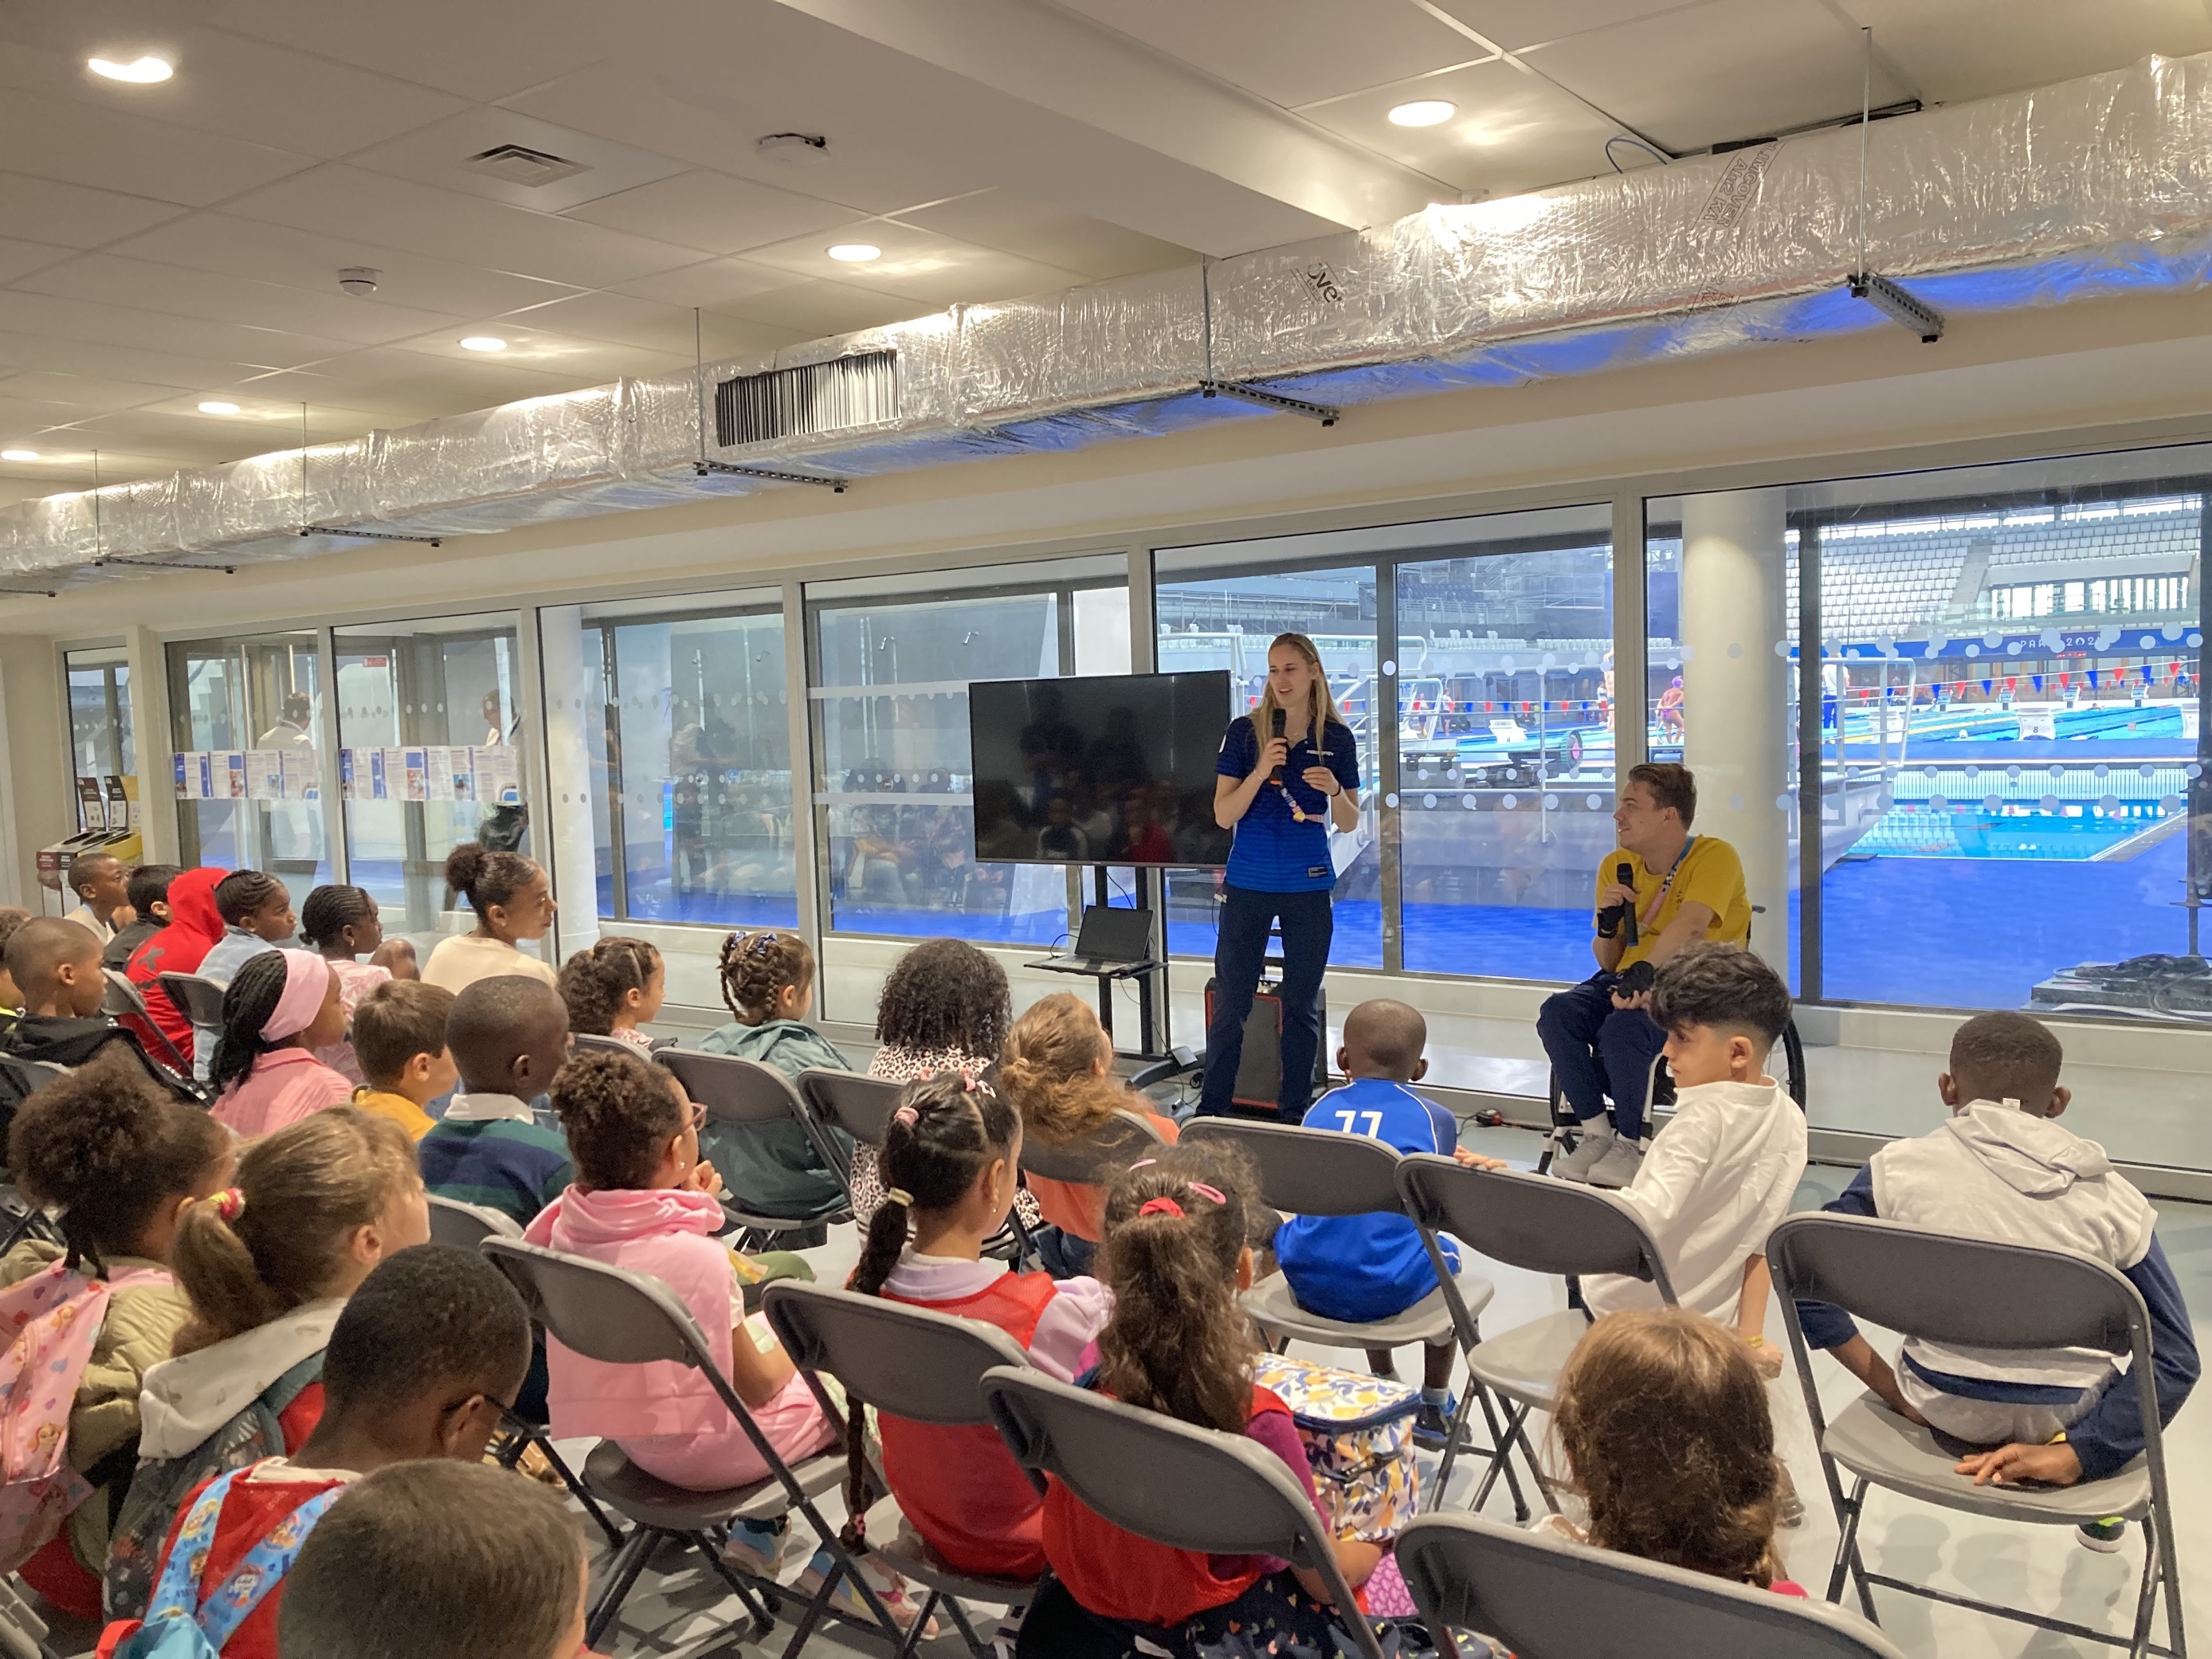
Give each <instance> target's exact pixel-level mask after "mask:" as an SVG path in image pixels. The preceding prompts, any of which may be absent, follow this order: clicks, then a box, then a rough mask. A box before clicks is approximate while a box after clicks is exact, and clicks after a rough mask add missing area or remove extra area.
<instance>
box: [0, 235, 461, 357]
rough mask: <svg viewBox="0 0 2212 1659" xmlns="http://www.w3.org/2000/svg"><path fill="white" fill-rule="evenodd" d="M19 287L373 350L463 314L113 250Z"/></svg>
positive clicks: (1, 252) (0, 248)
mask: <svg viewBox="0 0 2212 1659" xmlns="http://www.w3.org/2000/svg"><path fill="white" fill-rule="evenodd" d="M4 258H5V245H4V244H0V259H4ZM16 286H18V287H19V288H21V289H27V290H29V291H32V292H35V293H40V294H54V295H64V296H66V297H68V298H70V299H76V300H92V301H101V302H104V303H106V304H108V305H117V306H131V307H137V308H138V309H140V310H142V311H149V312H163V313H170V314H172V315H174V316H179V317H196V318H201V319H206V320H209V321H211V322H225V323H239V324H246V325H253V326H257V327H260V328H276V329H284V330H287V331H291V332H294V333H297V334H310V335H317V336H319V337H323V338H325V339H328V340H331V341H341V342H345V343H351V344H358V345H375V344H380V343H383V342H385V341H387V340H398V339H404V338H405V337H407V336H409V335H410V334H420V333H422V332H423V331H425V330H428V329H434V328H447V327H450V326H452V325H454V324H456V323H458V322H459V321H460V320H461V317H462V315H465V313H460V314H453V313H441V312H435V311H417V310H414V309H412V308H410V307H405V306H397V305H388V304H380V303H377V302H376V301H362V300H357V299H355V298H354V297H353V296H351V295H346V294H341V293H339V292H337V286H336V283H335V282H333V283H332V284H331V289H330V291H329V292H315V293H311V292H309V291H308V290H307V289H299V288H291V287H287V286H285V285H283V284H282V283H257V282H253V281H252V280H250V279H247V278H244V277H239V276H228V275H226V274H223V273H220V272H215V271H204V270H188V269H186V268H185V267H184V266H181V265H174V264H155V263H154V262H153V261H151V260H147V259H125V258H119V257H118V256H117V255H114V254H112V253H93V254H82V255H79V256H77V257H76V258H71V259H70V262H69V263H68V264H63V265H56V266H54V267H52V268H51V269H49V270H41V271H40V272H39V273H38V274H37V275H36V276H29V277H26V278H25V279H23V280H22V281H21V282H20V283H17V284H16Z"/></svg>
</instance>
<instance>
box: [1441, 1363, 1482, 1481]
mask: <svg viewBox="0 0 2212 1659" xmlns="http://www.w3.org/2000/svg"><path fill="white" fill-rule="evenodd" d="M1481 1387H1482V1385H1481V1384H1480V1383H1477V1382H1476V1381H1475V1380H1474V1378H1473V1377H1471V1376H1470V1377H1468V1379H1467V1392H1466V1393H1465V1394H1463V1395H1461V1396H1460V1401H1459V1409H1458V1410H1457V1411H1455V1412H1454V1413H1452V1420H1451V1427H1450V1428H1449V1430H1447V1431H1445V1434H1444V1456H1443V1462H1441V1463H1439V1464H1437V1503H1438V1504H1443V1501H1444V1489H1445V1488H1446V1487H1448V1486H1450V1485H1451V1472H1452V1465H1453V1464H1454V1463H1455V1462H1458V1461H1459V1449H1460V1446H1461V1444H1462V1442H1463V1441H1464V1440H1465V1439H1466V1437H1467V1413H1468V1406H1469V1405H1470V1404H1471V1403H1473V1401H1474V1396H1475V1394H1476V1393H1477V1391H1478V1390H1480V1388H1481Z"/></svg>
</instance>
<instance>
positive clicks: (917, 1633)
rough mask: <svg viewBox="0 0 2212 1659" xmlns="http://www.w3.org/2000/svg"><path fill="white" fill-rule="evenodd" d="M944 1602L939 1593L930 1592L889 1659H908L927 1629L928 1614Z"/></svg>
mask: <svg viewBox="0 0 2212 1659" xmlns="http://www.w3.org/2000/svg"><path fill="white" fill-rule="evenodd" d="M944 1600H945V1596H944V1595H943V1593H942V1592H941V1591H938V1590H932V1591H930V1593H929V1595H928V1596H927V1599H925V1600H924V1601H923V1602H922V1604H921V1614H920V1616H919V1617H917V1618H916V1619H915V1621H914V1623H912V1624H911V1625H908V1626H907V1627H906V1634H905V1635H904V1636H902V1637H901V1638H899V1644H898V1647H897V1649H896V1650H895V1651H894V1652H893V1653H892V1655H891V1659H909V1656H910V1655H911V1654H912V1653H913V1652H914V1644H915V1643H916V1642H919V1641H920V1640H921V1633H922V1632H923V1631H925V1630H927V1629H928V1628H929V1616H930V1614H932V1613H935V1612H936V1611H937V1604H938V1603H939V1601H944Z"/></svg>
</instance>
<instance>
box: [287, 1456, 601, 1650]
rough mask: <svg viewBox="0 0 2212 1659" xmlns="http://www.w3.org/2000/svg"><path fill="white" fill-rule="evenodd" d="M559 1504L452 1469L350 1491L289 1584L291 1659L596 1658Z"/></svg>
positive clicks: (535, 1490) (578, 1544) (517, 1485)
mask: <svg viewBox="0 0 2212 1659" xmlns="http://www.w3.org/2000/svg"><path fill="white" fill-rule="evenodd" d="M587 1566H588V1564H587V1563H586V1560H585V1559H584V1550H583V1541H582V1538H581V1537H580V1535H579V1534H578V1533H577V1531H576V1522H575V1520H574V1516H572V1515H571V1514H570V1513H569V1510H568V1505H567V1504H565V1503H564V1502H562V1498H561V1496H560V1494H559V1493H557V1492H549V1491H548V1490H547V1489H546V1488H545V1487H544V1486H539V1485H538V1483H537V1482H536V1481H534V1480H523V1479H521V1478H520V1477H519V1476H516V1475H513V1474H508V1473H507V1471H506V1470H504V1469H498V1468H489V1467H487V1466H485V1465H484V1464H482V1463H461V1462H453V1461H452V1460H450V1459H447V1460H441V1461H439V1462H420V1463H398V1464H392V1465H390V1466H388V1467H386V1468H381V1469H379V1470H378V1471H377V1472H376V1473H375V1474H372V1475H369V1476H368V1477H367V1478H366V1479H364V1480H359V1481H356V1482H355V1483H354V1484H353V1485H352V1486H348V1487H347V1488H346V1489H345V1493H344V1495H343V1497H341V1498H339V1499H338V1501H337V1503H335V1504H331V1507H330V1510H329V1511H328V1513H326V1514H325V1516H323V1518H322V1519H321V1520H320V1521H319V1522H316V1523H315V1529H314V1531H313V1532H312V1533H310V1534H307V1542H306V1543H305V1544H303V1545H301V1547H300V1555H299V1559H297V1560H295V1562H293V1564H292V1571H290V1572H289V1573H288V1574H287V1575H286V1576H285V1579H284V1601H283V1606H282V1607H279V1608H278V1609H277V1612H276V1640H277V1646H278V1649H279V1650H280V1651H281V1652H282V1653H283V1656H284V1659H392V1656H394V1655H396V1654H405V1655H406V1656H407V1659H590V1656H589V1655H587V1654H586V1652H585V1650H584V1607H585V1590H586V1587H587V1581H588V1579H589V1577H590V1574H589V1572H588V1571H587Z"/></svg>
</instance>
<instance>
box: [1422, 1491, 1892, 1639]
mask: <svg viewBox="0 0 2212 1659" xmlns="http://www.w3.org/2000/svg"><path fill="white" fill-rule="evenodd" d="M1398 1570H1399V1571H1400V1572H1401V1573H1403V1574H1404V1575H1405V1578H1406V1588H1407V1589H1409V1590H1411V1591H1412V1592H1413V1605H1414V1606H1416V1607H1419V1608H1420V1610H1421V1616H1422V1617H1423V1618H1424V1619H1425V1620H1427V1621H1428V1625H1429V1629H1430V1632H1431V1634H1436V1633H1438V1632H1443V1631H1445V1630H1446V1629H1448V1628H1449V1627H1453V1626H1456V1627H1457V1628H1459V1629H1461V1630H1469V1631H1480V1632H1481V1633H1482V1634H1483V1635H1484V1636H1486V1637H1488V1638H1492V1640H1493V1641H1494V1642H1496V1643H1498V1644H1499V1645H1500V1649H1501V1650H1510V1651H1511V1652H1513V1653H1515V1654H1516V1655H1518V1656H1519V1659H1590V1656H1593V1655H1600V1654H1616V1653H1622V1652H1626V1651H1627V1650H1629V1649H1630V1648H1633V1649H1634V1650H1635V1652H1636V1653H1637V1655H1638V1659H1719V1656H1723V1655H1742V1656H1745V1659H1780V1656H1784V1655H1786V1656H1789V1659H1899V1654H1898V1651H1897V1650H1896V1649H1895V1648H1893V1647H1892V1646H1891V1645H1890V1644H1889V1643H1888V1642H1887V1640H1885V1639H1884V1638H1883V1637H1882V1635H1881V1632H1878V1631H1875V1630H1872V1629H1869V1628H1868V1627H1867V1626H1863V1625H1862V1624H1860V1623H1859V1621H1858V1620H1855V1619H1853V1618H1852V1617H1851V1616H1850V1614H1849V1613H1843V1612H1840V1611H1839V1610H1838V1609H1837V1608H1834V1607H1829V1606H1828V1605H1827V1604H1826V1603H1825V1602H1820V1601H1800V1600H1798V1599H1797V1598H1796V1597H1795V1596H1788V1595H1776V1594H1775V1593H1774V1592H1773V1591H1772V1590H1765V1589H1754V1588H1753V1587H1752V1586H1750V1585H1748V1584H1731V1583H1727V1582H1725V1581H1724V1580H1722V1579H1718V1578H1713V1577H1708V1576H1707V1575H1705V1574H1704V1573H1699V1572H1691V1571H1688V1570H1687V1569H1686V1568H1682V1567H1672V1566H1666V1565H1662V1564H1661V1563H1659V1562H1656V1561H1646V1560H1643V1559H1640V1558H1638V1557H1637V1556H1633V1555H1617V1554H1614V1553H1613V1552H1611V1551H1609V1550H1600V1549H1592V1548H1591V1547H1589V1546H1588V1545H1584V1544H1571V1543H1569V1542H1568V1541H1566V1540H1565V1539H1563V1538H1553V1537H1547V1536H1546V1535H1545V1534H1541V1533H1532V1532H1527V1531H1524V1530H1522V1528H1517V1527H1508V1526H1505V1525H1504V1524H1502V1523H1501V1522H1496V1521H1486V1520H1485V1519H1483V1518H1482V1517H1481V1516H1478V1515H1452V1516H1443V1515H1425V1516H1422V1517H1421V1518H1420V1519H1419V1520H1418V1521H1416V1522H1413V1525H1411V1526H1409V1527H1407V1528H1406V1530H1405V1533H1404V1534H1403V1535H1402V1536H1401V1538H1400V1539H1399V1540H1398ZM1438 1645H1439V1646H1440V1647H1441V1646H1442V1645H1443V1644H1442V1643H1441V1642H1440V1643H1439V1644H1438Z"/></svg>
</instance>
